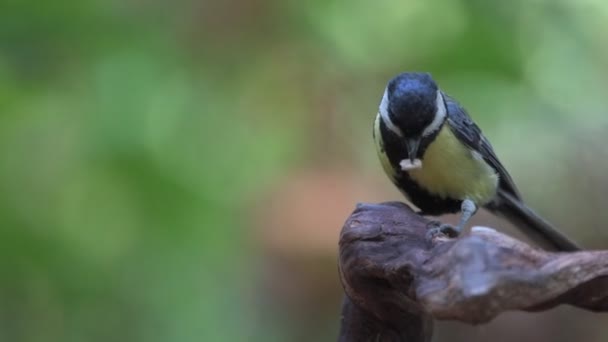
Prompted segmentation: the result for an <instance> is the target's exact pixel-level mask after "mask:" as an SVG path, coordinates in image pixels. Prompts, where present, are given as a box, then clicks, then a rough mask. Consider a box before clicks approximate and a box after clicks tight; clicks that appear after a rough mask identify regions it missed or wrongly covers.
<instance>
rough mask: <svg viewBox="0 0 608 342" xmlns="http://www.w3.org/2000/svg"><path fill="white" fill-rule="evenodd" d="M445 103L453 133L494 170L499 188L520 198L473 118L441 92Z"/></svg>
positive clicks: (511, 180)
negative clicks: (498, 181)
mask: <svg viewBox="0 0 608 342" xmlns="http://www.w3.org/2000/svg"><path fill="white" fill-rule="evenodd" d="M443 98H444V99H445V104H446V107H447V112H448V121H449V126H450V128H451V129H452V132H453V133H454V135H455V136H456V137H457V138H458V139H459V140H460V141H461V142H463V143H464V144H465V145H467V146H468V147H469V148H470V149H472V150H474V151H477V152H479V154H481V155H482V157H483V159H484V160H485V161H486V163H488V164H489V165H490V166H492V167H493V168H494V170H496V172H497V173H498V177H499V180H500V183H499V189H500V190H502V191H505V192H507V193H509V194H510V195H511V196H513V197H515V198H516V199H518V200H521V195H520V194H519V191H518V190H517V187H516V186H515V183H514V182H513V179H512V178H511V176H510V175H509V173H508V172H507V170H506V169H505V167H504V166H502V164H501V163H500V160H498V157H496V153H494V149H493V148H492V145H491V144H490V142H489V141H488V139H487V138H486V137H485V136H484V135H483V133H482V132H481V130H480V129H479V127H477V125H476V124H475V122H473V119H471V117H470V116H469V114H467V112H466V110H465V109H464V108H462V106H460V104H459V103H458V102H457V101H456V100H454V99H453V98H451V97H450V96H448V95H446V94H445V93H443Z"/></svg>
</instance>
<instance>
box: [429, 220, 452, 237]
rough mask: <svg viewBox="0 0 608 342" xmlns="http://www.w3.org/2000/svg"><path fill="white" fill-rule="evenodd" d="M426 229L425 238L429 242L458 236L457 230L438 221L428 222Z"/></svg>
mask: <svg viewBox="0 0 608 342" xmlns="http://www.w3.org/2000/svg"><path fill="white" fill-rule="evenodd" d="M427 228H428V231H427V232H426V237H427V239H428V240H430V241H433V240H434V239H435V238H437V237H448V238H456V237H458V235H460V230H458V228H456V227H454V226H452V225H450V224H447V223H441V222H439V221H430V222H429V223H428V225H427Z"/></svg>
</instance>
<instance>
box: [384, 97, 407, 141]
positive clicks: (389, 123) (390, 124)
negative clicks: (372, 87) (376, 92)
mask: <svg viewBox="0 0 608 342" xmlns="http://www.w3.org/2000/svg"><path fill="white" fill-rule="evenodd" d="M379 111H380V116H381V117H382V121H384V124H386V127H387V128H388V129H389V130H390V131H391V132H393V133H395V134H397V135H398V136H400V137H403V132H401V130H400V129H399V127H397V125H395V124H394V123H393V121H392V120H391V118H390V116H389V115H388V93H387V90H384V96H382V101H381V102H380V108H379Z"/></svg>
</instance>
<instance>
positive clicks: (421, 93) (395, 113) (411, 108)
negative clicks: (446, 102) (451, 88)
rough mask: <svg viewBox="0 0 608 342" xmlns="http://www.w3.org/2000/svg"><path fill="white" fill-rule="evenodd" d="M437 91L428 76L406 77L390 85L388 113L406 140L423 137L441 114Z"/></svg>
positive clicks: (395, 80) (410, 74)
mask: <svg viewBox="0 0 608 342" xmlns="http://www.w3.org/2000/svg"><path fill="white" fill-rule="evenodd" d="M437 90H438V88H437V84H436V83H435V81H434V80H433V79H432V78H431V75H429V74H427V73H413V72H412V73H403V74H400V75H397V76H396V77H395V78H393V79H392V80H390V81H389V83H388V86H387V88H386V96H387V100H388V103H387V107H386V110H387V112H388V115H389V117H390V119H391V121H392V122H393V123H394V124H395V126H397V127H398V128H399V129H400V130H401V132H403V135H404V136H406V137H419V136H421V135H422V134H423V132H424V130H425V129H426V128H427V127H429V126H430V125H431V123H432V122H433V119H435V115H436V113H437V106H438V105H437V96H438V95H437ZM441 101H442V102H443V100H441ZM441 104H442V105H443V103H441Z"/></svg>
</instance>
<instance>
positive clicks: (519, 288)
mask: <svg viewBox="0 0 608 342" xmlns="http://www.w3.org/2000/svg"><path fill="white" fill-rule="evenodd" d="M427 224H428V221H427V220H426V219H424V218H423V217H421V216H418V215H417V214H416V213H414V212H413V211H412V210H411V209H410V208H409V207H408V206H406V205H405V204H403V203H398V202H390V203H383V204H360V205H358V206H357V208H356V210H355V211H354V212H353V214H352V215H351V216H350V218H349V219H348V220H347V221H346V223H345V225H344V228H343V229H342V233H341V235H340V254H339V269H340V276H341V280H342V284H343V286H344V290H345V292H346V295H347V298H346V299H345V302H344V305H343V308H342V328H341V331H340V338H339V340H340V341H343V342H346V341H348V342H353V341H408V342H412V341H416V342H418V341H430V340H431V335H432V330H433V326H432V322H433V318H436V319H450V320H458V321H462V322H466V323H470V324H480V323H485V322H488V321H490V320H491V319H493V318H494V317H496V316H497V315H498V314H500V313H501V312H504V311H509V310H523V311H540V310H547V309H550V308H552V307H555V306H557V305H560V304H570V305H574V306H577V307H580V308H583V309H588V310H593V311H608V251H582V252H574V253H552V252H546V251H543V250H540V249H537V248H534V247H531V246H529V245H527V244H526V243H524V242H521V241H518V240H515V239H513V238H511V237H509V236H507V235H505V234H502V233H499V232H497V231H495V230H492V229H482V228H478V229H473V230H472V231H471V233H470V234H468V235H465V236H462V237H460V238H458V239H446V238H441V237H439V238H435V239H434V240H433V241H430V240H429V239H428V238H427V236H426V233H427Z"/></svg>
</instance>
